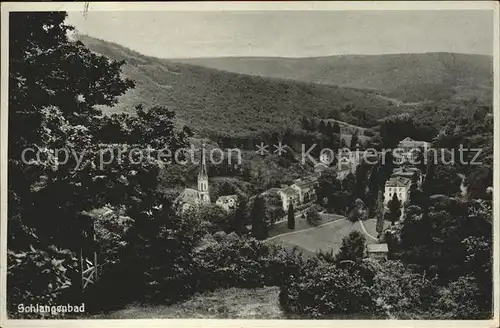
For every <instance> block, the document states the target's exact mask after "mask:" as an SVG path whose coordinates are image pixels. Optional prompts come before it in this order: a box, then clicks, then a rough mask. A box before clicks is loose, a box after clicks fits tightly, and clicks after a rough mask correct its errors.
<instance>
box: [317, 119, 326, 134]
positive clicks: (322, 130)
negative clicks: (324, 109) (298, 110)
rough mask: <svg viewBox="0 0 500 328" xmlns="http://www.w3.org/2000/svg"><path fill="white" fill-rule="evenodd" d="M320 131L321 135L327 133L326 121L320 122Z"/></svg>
mask: <svg viewBox="0 0 500 328" xmlns="http://www.w3.org/2000/svg"><path fill="white" fill-rule="evenodd" d="M318 131H319V132H320V133H325V132H326V124H325V121H323V120H320V121H319V125H318Z"/></svg>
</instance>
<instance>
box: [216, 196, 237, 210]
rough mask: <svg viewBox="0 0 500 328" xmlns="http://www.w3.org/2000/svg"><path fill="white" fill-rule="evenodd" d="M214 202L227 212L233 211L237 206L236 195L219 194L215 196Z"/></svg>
mask: <svg viewBox="0 0 500 328" xmlns="http://www.w3.org/2000/svg"><path fill="white" fill-rule="evenodd" d="M215 204H216V205H218V206H220V207H222V208H223V209H225V210H226V211H227V212H231V211H234V210H235V209H236V207H237V206H238V195H227V196H220V197H219V198H217V201H216V202H215Z"/></svg>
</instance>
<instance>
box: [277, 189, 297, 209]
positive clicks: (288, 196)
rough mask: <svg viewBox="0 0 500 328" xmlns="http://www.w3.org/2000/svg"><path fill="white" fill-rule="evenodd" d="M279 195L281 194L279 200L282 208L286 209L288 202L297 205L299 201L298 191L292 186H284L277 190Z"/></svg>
mask: <svg viewBox="0 0 500 328" xmlns="http://www.w3.org/2000/svg"><path fill="white" fill-rule="evenodd" d="M279 195H280V196H281V202H282V204H283V210H285V212H286V211H288V207H289V206H290V204H293V206H294V207H297V206H298V205H299V202H300V198H299V193H298V191H297V190H295V189H294V188H292V187H285V188H282V189H280V190H279Z"/></svg>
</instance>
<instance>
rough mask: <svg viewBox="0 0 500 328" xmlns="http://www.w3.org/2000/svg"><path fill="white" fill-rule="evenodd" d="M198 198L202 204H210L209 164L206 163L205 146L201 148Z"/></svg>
mask: <svg viewBox="0 0 500 328" xmlns="http://www.w3.org/2000/svg"><path fill="white" fill-rule="evenodd" d="M198 197H199V200H200V203H201V204H208V203H210V194H209V191H208V174H207V164H206V161H205V146H203V147H202V148H201V158H200V171H199V172H198Z"/></svg>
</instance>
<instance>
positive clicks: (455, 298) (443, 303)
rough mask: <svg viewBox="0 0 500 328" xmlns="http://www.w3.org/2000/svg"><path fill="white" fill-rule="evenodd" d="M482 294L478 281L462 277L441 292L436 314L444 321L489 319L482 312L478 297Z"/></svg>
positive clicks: (469, 277) (486, 314)
mask: <svg viewBox="0 0 500 328" xmlns="http://www.w3.org/2000/svg"><path fill="white" fill-rule="evenodd" d="M480 293H481V291H480V289H479V287H478V285H477V283H476V279H475V278H474V277H471V276H462V277H459V278H458V279H457V280H455V281H452V282H450V283H449V284H448V285H447V286H446V287H443V288H441V289H440V290H439V299H438V300H437V301H436V307H435V309H434V311H433V312H434V314H435V315H436V316H438V317H440V318H443V319H455V320H457V319H468V320H470V319H489V315H488V313H487V312H486V313H485V312H484V310H483V311H482V309H481V307H480V305H479V302H478V295H479V294H480Z"/></svg>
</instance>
